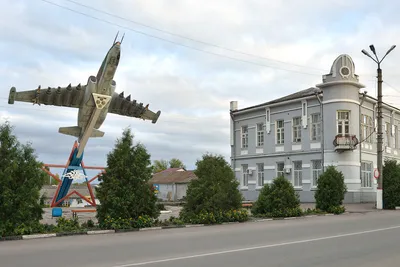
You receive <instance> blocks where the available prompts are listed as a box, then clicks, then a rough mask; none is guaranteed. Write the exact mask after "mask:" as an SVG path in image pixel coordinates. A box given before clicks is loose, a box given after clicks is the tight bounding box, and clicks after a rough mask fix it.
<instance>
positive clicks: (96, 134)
mask: <svg viewBox="0 0 400 267" xmlns="http://www.w3.org/2000/svg"><path fill="white" fill-rule="evenodd" d="M103 136H104V132H102V131H100V130H96V129H93V132H92V135H91V136H90V137H103Z"/></svg>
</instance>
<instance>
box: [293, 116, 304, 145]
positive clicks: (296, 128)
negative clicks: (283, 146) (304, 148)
mask: <svg viewBox="0 0 400 267" xmlns="http://www.w3.org/2000/svg"><path fill="white" fill-rule="evenodd" d="M301 121H302V118H301V117H300V116H299V117H294V118H293V119H292V142H293V143H301V128H302V127H301ZM295 123H296V124H295Z"/></svg>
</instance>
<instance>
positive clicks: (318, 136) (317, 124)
mask: <svg viewBox="0 0 400 267" xmlns="http://www.w3.org/2000/svg"><path fill="white" fill-rule="evenodd" d="M315 117H317V118H318V119H317V121H314V118H315ZM310 118H311V127H310V139H311V141H321V140H322V129H321V122H322V120H321V113H320V112H317V113H312V114H311V115H310ZM314 130H315V136H314Z"/></svg>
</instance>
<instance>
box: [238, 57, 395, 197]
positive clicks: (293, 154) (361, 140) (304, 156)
mask: <svg viewBox="0 0 400 267" xmlns="http://www.w3.org/2000/svg"><path fill="white" fill-rule="evenodd" d="M362 88H364V85H363V84H361V83H360V82H359V79H358V76H357V75H356V74H355V66H354V62H353V60H352V59H351V57H350V56H348V55H340V56H339V57H338V58H336V60H335V61H334V62H333V65H332V68H331V71H330V73H329V74H327V75H324V76H323V78H322V83H321V84H318V85H316V86H315V87H311V88H308V89H305V90H302V91H299V92H296V93H294V94H291V95H288V96H285V97H282V98H279V99H276V100H273V101H269V102H266V103H263V104H259V105H256V106H252V107H246V108H242V109H238V103H237V101H232V102H231V107H230V109H231V110H230V113H231V164H232V167H233V169H234V171H235V174H236V177H237V179H238V180H239V181H240V190H241V192H242V193H243V195H244V197H245V199H246V200H256V199H257V197H258V194H259V190H260V189H261V188H262V186H263V185H264V184H265V183H271V182H272V180H273V179H274V178H276V177H277V176H278V175H284V176H285V177H287V179H289V180H290V181H291V182H292V183H293V186H294V187H295V189H296V190H297V191H298V193H299V195H300V201H301V202H315V200H314V191H315V189H316V185H317V179H318V177H319V175H320V174H321V173H322V172H323V169H324V167H323V166H325V167H326V166H329V165H334V166H336V167H337V169H338V170H340V171H342V172H343V174H344V177H345V183H346V185H347V190H348V192H347V194H346V196H345V202H346V203H358V202H374V201H375V199H376V179H375V178H374V169H375V168H376V167H377V164H376V158H377V155H376V154H377V153H376V131H377V120H376V118H377V99H375V98H373V97H371V96H368V95H367V94H366V92H365V91H364V90H363V89H362ZM383 117H384V123H383V125H384V128H383V129H384V150H385V151H384V158H394V159H396V160H400V147H399V141H398V140H399V128H398V125H399V121H400V110H399V109H397V108H395V107H393V106H390V105H387V104H385V103H384V105H383Z"/></svg>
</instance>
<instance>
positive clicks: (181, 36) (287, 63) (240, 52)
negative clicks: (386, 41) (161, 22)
mask: <svg viewBox="0 0 400 267" xmlns="http://www.w3.org/2000/svg"><path fill="white" fill-rule="evenodd" d="M65 1H67V2H71V3H73V4H75V5H78V6H82V7H85V8H87V9H91V10H94V11H97V12H99V13H103V14H106V15H108V16H111V17H114V18H118V19H121V20H124V21H128V22H131V23H134V24H137V25H140V26H143V27H146V28H149V29H153V30H156V31H159V32H162V33H166V34H169V35H173V36H176V37H179V38H183V39H186V40H189V41H192V42H196V43H200V44H204V45H208V46H212V47H216V48H219V49H223V50H227V51H230V52H234V53H238V54H242V55H245V56H251V57H255V58H260V59H264V60H269V61H273V62H277V63H282V64H286V65H293V66H296V67H301V68H308V69H314V70H318V71H326V70H325V69H320V68H314V67H310V66H304V65H300V64H295V63H290V62H285V61H280V60H276V59H272V58H268V57H263V56H260V55H256V54H251V53H247V52H243V51H239V50H235V49H232V48H228V47H224V46H220V45H217V44H213V43H209V42H205V41H201V40H197V39H194V38H191V37H187V36H184V35H180V34H176V33H173V32H169V31H166V30H162V29H159V28H156V27H154V26H150V25H147V24H144V23H141V22H137V21H134V20H131V19H127V18H124V17H121V16H118V15H115V14H112V13H109V12H107V11H103V10H100V9H97V8H95V7H92V6H88V5H84V4H81V3H78V2H76V1H73V0H65Z"/></svg>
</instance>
